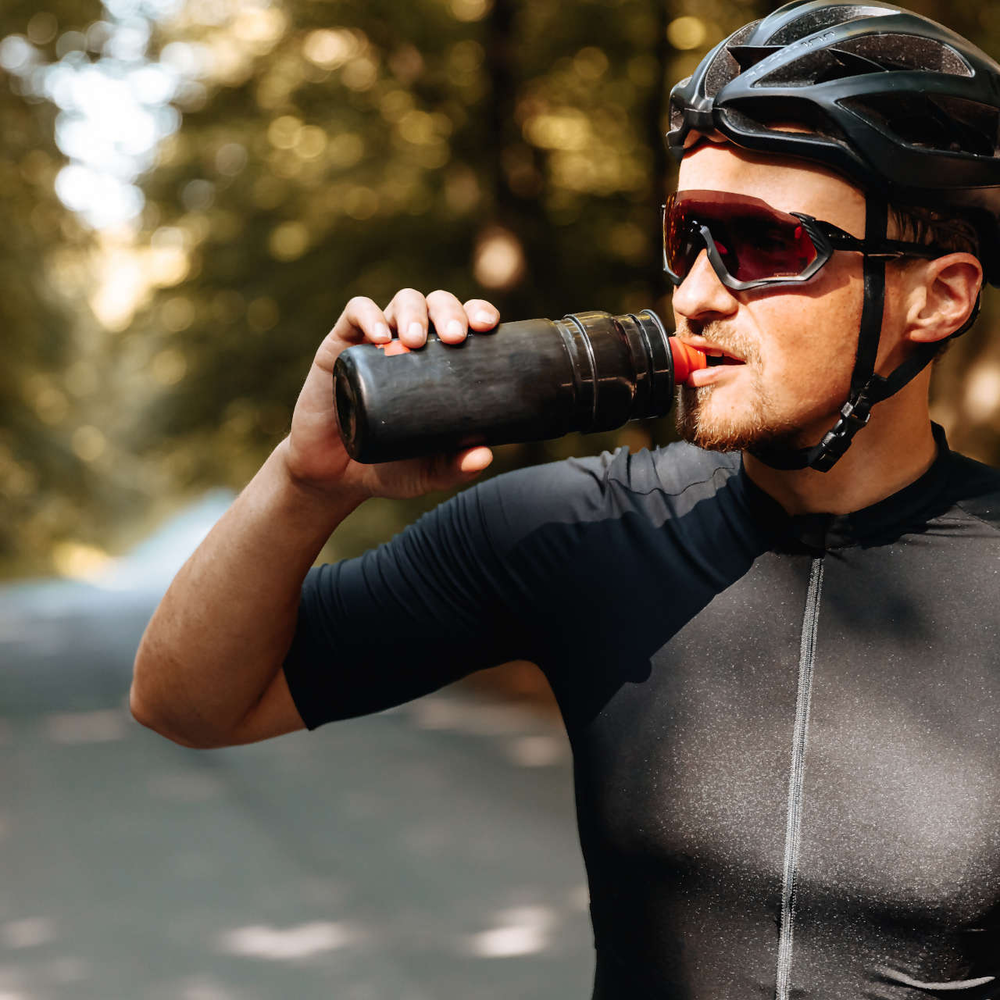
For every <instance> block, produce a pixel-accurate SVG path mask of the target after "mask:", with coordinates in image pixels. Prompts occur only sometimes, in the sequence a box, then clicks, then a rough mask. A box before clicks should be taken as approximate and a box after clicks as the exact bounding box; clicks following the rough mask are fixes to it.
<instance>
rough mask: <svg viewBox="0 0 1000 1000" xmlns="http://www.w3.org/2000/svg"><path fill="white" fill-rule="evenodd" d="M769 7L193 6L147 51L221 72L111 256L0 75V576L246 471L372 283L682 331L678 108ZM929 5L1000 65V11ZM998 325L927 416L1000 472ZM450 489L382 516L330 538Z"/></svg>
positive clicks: (616, 3) (535, 454)
mask: <svg viewBox="0 0 1000 1000" xmlns="http://www.w3.org/2000/svg"><path fill="white" fill-rule="evenodd" d="M771 6H772V5H770V4H766V5H765V4H761V3H754V2H749V0H674V2H672V3H670V4H667V3H662V2H653V0H531V2H525V0H516V2H515V0H492V2H489V0H411V2H408V3H399V2H398V0H366V2H361V0H323V2H319V0H272V2H271V3H270V5H267V4H263V3H261V4H256V3H253V2H243V3H239V2H236V0H220V2H213V3H208V2H206V0H187V3H186V4H185V6H184V8H183V10H182V11H181V13H180V14H179V15H178V16H177V17H175V18H173V19H172V20H169V21H166V22H164V23H162V24H161V25H160V26H159V27H158V29H157V34H156V36H155V39H154V43H155V44H154V48H155V51H154V52H153V57H156V56H158V55H159V54H160V53H162V55H163V58H164V60H166V61H172V63H173V64H175V65H180V64H185V65H187V66H188V67H189V69H190V67H192V66H200V67H201V70H200V73H199V74H197V77H196V78H192V79H189V81H188V83H187V84H186V85H185V86H184V88H183V89H182V91H181V92H180V93H179V94H178V96H177V98H176V101H175V103H176V105H177V107H178V109H179V110H180V111H181V112H182V114H183V121H182V127H181V129H180V131H179V132H178V133H177V134H176V135H174V136H172V137H171V138H170V139H168V140H167V141H166V142H165V143H164V144H163V145H162V148H161V150H160V154H159V160H158V163H157V165H156V167H155V168H154V169H153V170H152V171H150V172H149V174H148V175H147V176H146V177H145V178H144V179H143V182H142V183H143V187H144V191H145V195H146V199H147V204H146V208H145V211H144V214H143V216H142V219H141V226H140V227H139V229H138V231H137V233H136V234H135V236H134V239H128V238H120V237H119V238H118V239H117V242H116V240H115V239H112V238H111V237H110V236H108V235H107V234H105V236H103V237H101V238H98V237H95V236H93V235H88V234H87V233H86V232H85V231H84V230H83V229H82V227H81V226H80V225H79V224H78V223H76V222H75V220H74V218H73V216H72V214H71V213H69V212H68V211H67V210H66V209H65V208H64V207H63V206H62V205H61V203H60V202H59V200H58V199H57V198H56V196H55V193H54V188H53V183H54V178H55V176H56V173H57V172H58V170H59V168H60V167H61V166H62V165H63V163H64V162H65V161H64V159H63V158H62V157H61V155H60V154H59V152H58V150H57V149H56V147H55V144H54V141H53V123H54V118H55V112H54V109H53V108H52V107H51V106H50V105H49V104H47V103H43V102H38V101H34V102H32V101H28V100H26V99H25V98H24V97H23V96H20V94H19V93H18V92H17V88H18V84H19V81H18V80H17V79H16V78H14V77H2V78H0V127H2V129H3V136H4V143H3V145H2V148H0V181H2V184H0V218H2V221H3V222H4V223H5V225H4V232H5V236H6V238H5V240H4V241H3V243H2V244H0V273H2V276H3V284H4V290H5V293H4V296H3V297H2V298H0V310H2V313H0V318H2V321H3V329H4V331H5V333H4V346H5V352H4V353H5V359H4V365H3V366H2V368H0V415H2V422H0V487H2V489H0V494H2V496H0V564H4V563H6V564H7V566H8V567H10V566H17V567H18V568H21V569H24V568H31V567H36V568H37V567H40V566H43V565H44V561H45V559H47V558H48V554H49V552H50V551H51V546H52V544H53V543H55V542H58V541H60V540H68V539H71V540H74V541H75V542H81V541H82V542H90V543H95V544H96V543H99V544H102V545H112V544H114V543H115V541H116V538H117V539H119V540H120V535H118V534H116V533H117V532H119V531H120V529H121V527H122V525H127V524H128V523H130V522H131V520H133V519H134V518H135V517H136V516H141V515H143V514H144V513H148V512H149V511H150V510H152V509H154V507H155V505H156V504H157V503H163V502H169V500H170V498H172V497H178V496H181V495H184V494H186V493H189V492H190V491H192V490H196V489H199V488H201V487H204V486H207V485H210V484H216V483H220V482H221V483H227V484H229V485H232V486H234V487H239V486H240V485H242V483H243V482H245V481H246V479H247V478H249V476H250V475H252V474H253V472H254V470H255V469H256V468H257V466H258V465H259V464H260V462H261V460H262V459H263V458H264V456H265V455H266V454H267V453H268V451H269V450H270V449H271V448H272V447H273V446H274V445H275V444H276V442H277V441H278V440H280V438H281V436H282V435H283V434H284V433H285V431H286V429H287V426H288V421H289V418H290V414H291V409H292V406H293V405H294V401H295V397H296V394H297V392H298V387H299V385H300V384H301V381H302V379H303V377H304V374H305V371H306V369H307V366H308V364H309V361H310V359H311V357H312V354H313V352H314V350H315V348H316V345H317V344H318V342H319V340H320V339H321V338H322V336H323V335H324V334H325V332H326V331H327V329H328V328H329V327H330V326H331V325H332V323H333V321H334V320H335V318H336V317H337V315H338V314H339V313H340V311H341V309H342V308H343V306H344V304H345V303H346V302H347V300H348V299H349V298H350V297H351V296H353V295H366V296H369V297H371V298H373V299H375V300H376V301H378V302H379V303H381V304H383V305H384V304H385V303H386V302H387V301H388V299H389V298H390V297H391V296H392V294H393V293H394V292H395V291H396V290H398V289H399V288H402V287H405V286H413V287H416V288H418V289H420V290H422V291H424V292H429V291H431V290H432V289H434V288H439V287H443V288H448V289H450V290H452V291H454V292H455V293H456V294H457V295H458V296H459V297H460V298H467V297H471V296H484V297H487V298H490V299H492V300H493V301H494V302H496V303H497V305H498V306H499V307H500V309H501V314H502V316H503V317H505V318H507V319H521V318H527V317H529V316H560V315H563V314H564V313H567V312H573V311H578V310H583V309H593V308H600V309H606V310H609V311H612V312H621V311H626V310H634V309H638V308H642V307H645V306H656V307H657V308H658V310H659V311H660V313H661V315H664V316H667V315H669V302H668V299H667V297H666V292H667V287H666V285H665V283H664V281H663V278H662V273H661V270H660V259H659V247H658V243H659V240H658V232H657V230H658V222H659V220H658V206H659V204H660V202H661V201H662V200H663V194H664V191H665V189H666V188H668V187H669V185H670V183H671V180H672V171H673V165H672V163H670V162H668V160H667V158H666V155H665V153H664V150H663V144H662V138H661V137H662V131H663V126H664V112H665V96H666V93H667V90H668V88H669V85H670V84H671V83H672V82H673V81H675V80H677V79H679V78H680V77H682V76H684V75H686V74H687V73H688V72H689V71H690V70H691V68H692V67H693V65H694V64H695V63H696V62H697V60H698V59H700V58H701V56H702V55H703V54H704V53H705V52H706V51H707V50H708V48H709V47H711V46H712V45H714V44H715V43H716V42H718V41H720V40H721V39H722V38H723V37H725V35H726V34H728V33H729V32H731V31H732V30H734V29H735V28H736V27H738V26H739V25H741V24H743V23H745V22H746V21H748V20H750V19H752V18H753V17H755V16H759V15H760V14H761V13H763V12H764V11H765V10H767V9H770V7H771ZM919 9H920V10H921V11H922V12H923V13H928V14H930V15H931V16H937V17H938V19H939V20H943V21H945V22H947V23H948V24H949V25H951V26H953V27H955V28H956V29H957V30H960V31H962V32H964V33H966V34H967V35H968V36H969V37H970V38H972V39H973V40H974V41H977V42H979V44H981V45H983V47H985V48H986V49H987V50H989V51H993V52H998V51H1000V19H998V17H997V16H996V15H995V12H992V8H989V7H982V6H981V5H974V4H972V3H971V2H965V3H961V4H959V5H954V4H953V5H950V6H949V7H948V8H944V7H943V6H942V5H941V4H940V2H939V0H934V2H921V5H920V8H919ZM101 16H102V11H101V7H100V4H99V3H97V2H96V0H94V2H89V0H45V2H44V3H43V6H42V7H41V8H40V7H39V6H38V4H37V0H34V2H30V3H29V2H27V0H8V2H6V3H5V4H4V5H3V10H2V11H0V39H2V38H4V37H7V36H9V35H11V34H25V33H27V34H28V35H31V37H32V38H33V40H34V41H36V42H37V46H38V49H39V51H40V52H41V53H42V55H43V58H44V59H45V60H46V61H49V62H51V61H53V60H54V59H56V58H57V55H58V53H59V51H60V50H59V48H58V47H59V46H60V44H65V42H64V41H62V42H61V40H64V39H65V38H66V33H67V32H68V31H71V30H86V29H87V27H88V26H89V25H91V24H92V23H93V22H94V21H95V20H97V19H99V18H100V17H101ZM91 307H93V311H92V309H91ZM992 328H993V323H992V321H991V319H990V317H989V316H987V317H986V320H985V321H981V323H980V327H979V329H978V331H974V332H973V333H972V334H970V335H969V337H967V338H966V339H965V341H964V342H963V343H961V344H959V345H958V346H957V347H956V348H955V350H954V351H952V352H951V354H950V355H949V357H948V358H946V359H945V361H944V362H943V363H942V365H941V374H940V378H939V386H940V388H939V391H938V395H937V401H936V404H935V406H936V413H937V414H938V416H939V417H940V418H941V419H944V420H946V421H947V422H948V424H949V426H950V427H951V428H952V438H953V441H954V443H955V444H956V445H957V446H959V447H965V448H969V449H971V450H973V452H974V453H976V454H977V455H979V456H980V457H984V458H987V459H992V460H994V461H996V460H998V459H1000V445H998V441H1000V417H998V408H997V406H995V405H992V404H991V402H990V396H989V393H990V386H991V385H993V383H992V382H990V379H991V378H993V379H994V382H997V383H998V384H1000V356H998V350H1000V348H998V345H997V340H996V338H995V337H992ZM970 371H971V374H972V378H971V380H970V378H969V377H967V376H969V373H970ZM976 379H978V382H977V381H976ZM970 386H973V388H974V392H973V394H972V395H971V396H970V392H972V390H970V388H969V387H970ZM973 396H974V397H975V398H973ZM970 400H972V401H971V402H970ZM671 434H672V426H671V423H670V421H669V419H668V420H665V421H661V422H659V423H658V424H656V425H653V426H639V425H629V426H628V427H626V428H625V429H623V430H622V431H620V432H616V433H610V434H604V435H598V436H594V437H591V438H579V437H576V438H569V439H564V440H563V441H559V442H551V443H544V444H535V445H529V446H523V447H510V448H506V449H503V450H502V451H501V453H500V455H499V457H498V462H497V467H498V468H499V469H502V468H506V467H509V466H511V465H514V464H518V463H523V462H536V461H544V460H547V459H551V458H556V457H561V456H562V455H565V454H568V453H570V452H571V451H572V452H576V453H581V452H586V451H592V450H596V449H600V448H605V447H614V446H615V445H616V444H618V443H628V444H630V445H631V446H633V447H641V446H643V445H645V444H648V443H650V442H652V441H657V442H659V441H663V440H666V439H668V437H669V436H670V435H671ZM436 500H437V498H431V499H429V500H424V501H418V502H414V503H410V504H393V503H388V502H386V503H381V504H375V505H372V506H371V507H370V508H368V507H366V508H365V509H364V510H363V511H362V512H359V513H358V514H357V515H355V517H354V519H353V525H354V527H353V528H351V529H349V530H348V531H347V532H346V533H344V534H343V535H340V536H338V540H337V547H338V552H340V553H346V552H350V551H356V550H358V549H360V548H363V547H366V546H367V545H369V544H372V543H373V542H375V541H377V540H378V539H379V538H382V537H385V536H386V535H388V534H390V533H391V532H392V531H393V530H395V529H397V528H398V527H400V526H401V525H402V524H403V523H404V522H406V521H408V520H410V519H412V517H413V516H415V514H416V513H419V511H420V510H421V509H424V508H426V507H427V506H429V505H430V504H431V503H433V502H436ZM352 532H353V534H352Z"/></svg>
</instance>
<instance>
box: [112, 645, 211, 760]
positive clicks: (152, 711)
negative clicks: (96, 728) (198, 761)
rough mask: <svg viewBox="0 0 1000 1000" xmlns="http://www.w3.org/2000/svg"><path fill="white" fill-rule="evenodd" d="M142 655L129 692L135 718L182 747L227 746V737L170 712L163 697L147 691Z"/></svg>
mask: <svg viewBox="0 0 1000 1000" xmlns="http://www.w3.org/2000/svg"><path fill="white" fill-rule="evenodd" d="M140 658H141V650H140V656H137V657H136V661H135V668H134V673H133V677H132V686H131V688H130V689H129V695H128V706H129V711H130V712H131V713H132V718H133V719H135V721H136V722H138V723H139V724H140V725H141V726H145V727H146V728H147V729H151V730H153V732H154V733H158V734H159V735H160V736H163V737H165V738H166V739H168V740H170V741H171V742H173V743H176V744H178V746H182V747H188V748H190V749H192V750H210V749H213V748H215V747H221V746H226V745H227V741H226V740H225V739H221V738H219V737H218V735H217V734H213V733H208V732H207V731H206V730H205V727H204V726H195V725H192V724H191V722H190V720H188V721H184V720H179V719H177V718H176V716H175V715H174V714H173V713H172V712H170V710H169V706H168V704H167V703H166V702H165V700H164V699H163V698H157V697H155V695H150V694H148V693H146V692H145V691H144V684H143V682H142V679H141V671H140V663H139V661H140Z"/></svg>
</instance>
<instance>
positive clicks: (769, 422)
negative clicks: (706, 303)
mask: <svg viewBox="0 0 1000 1000" xmlns="http://www.w3.org/2000/svg"><path fill="white" fill-rule="evenodd" d="M699 332H703V333H704V335H705V336H706V337H707V338H708V339H709V340H711V341H713V342H714V343H717V344H719V346H721V347H725V348H726V349H727V350H728V351H732V353H734V354H736V355H737V356H738V357H742V358H743V359H744V360H745V362H746V367H745V368H744V369H743V371H742V373H741V376H740V377H742V378H744V379H747V380H748V381H749V383H750V384H749V385H748V386H746V387H744V390H743V396H744V399H746V400H747V402H745V403H744V405H743V406H742V407H740V409H739V411H738V412H735V413H733V412H716V410H717V408H716V407H714V406H713V405H712V397H713V396H714V395H715V394H716V391H717V389H718V388H720V387H718V386H715V385H706V386H702V387H700V388H695V387H693V386H686V385H684V386H681V387H680V392H679V394H678V397H677V414H676V418H675V423H676V426H677V433H678V434H679V435H680V436H681V438H682V439H683V440H685V441H690V442H691V443H692V444H695V445H697V446H698V447H699V448H705V449H707V450H709V451H746V450H752V449H754V448H761V447H788V446H790V445H791V443H792V441H793V440H794V436H795V431H794V430H792V429H789V428H787V427H781V426H777V425H776V423H775V419H774V407H773V405H772V402H771V398H770V396H769V394H768V392H767V389H766V387H765V385H764V382H763V379H762V377H761V374H760V353H759V351H758V350H757V345H756V344H754V343H751V342H746V341H742V338H734V337H733V336H732V334H728V335H727V336H725V337H722V336H715V335H714V331H713V330H712V329H710V328H705V329H704V330H703V331H699Z"/></svg>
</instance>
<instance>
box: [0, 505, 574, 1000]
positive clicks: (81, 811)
mask: <svg viewBox="0 0 1000 1000" xmlns="http://www.w3.org/2000/svg"><path fill="white" fill-rule="evenodd" d="M227 501H228V497H214V498H210V499H209V500H208V501H207V502H206V504H204V505H202V506H201V507H200V508H198V509H194V510H192V511H191V512H189V513H188V515H186V518H187V519H186V520H185V519H184V518H181V519H178V521H177V522H175V523H173V524H172V525H170V526H168V528H167V529H165V532H164V533H163V536H162V537H160V538H159V539H157V540H151V543H149V544H148V545H147V546H146V547H145V548H144V549H142V550H141V551H137V553H135V554H133V556H132V557H130V558H129V560H126V561H123V562H121V563H119V564H117V565H116V566H115V567H113V568H112V569H111V570H110V571H109V573H108V574H106V575H105V578H104V579H102V580H99V581H98V583H97V584H96V585H95V584H86V583H82V582H70V581H52V582H45V583H40V584H31V585H20V586H13V587H7V588H4V589H2V590H0V1000H62V998H73V1000H119V998H120V1000H133V998H134V1000H274V998H277V997H285V996H291V997H296V998H297V1000H314V998H315V1000H320V998H323V1000H327V998H337V1000H452V998H454V1000H458V998H463V1000H464V998H483V1000H494V998H495V1000H500V998H504V1000H510V998H519V1000H535V998H537V1000H542V998H545V1000H563V998H565V1000H584V998H586V997H588V996H589V995H590V992H589V991H590V983H591V978H592V973H593V958H592V948H591V932H590V926H589V921H588V918H587V912H586V910H587V892H586V887H585V879H584V872H583V866H582V862H581V861H580V856H579V845H578V842H577V837H576V830H575V826H574V821H573V814H572V812H573V806H572V787H571V773H570V764H569V752H568V747H567V744H566V740H565V736H564V735H563V734H562V732H561V729H560V728H559V727H558V725H557V724H556V723H555V722H554V721H549V720H547V719H545V718H542V717H539V716H537V715H535V714H533V713H531V712H529V711H527V710H525V709H520V708H516V707H513V706H510V705H506V704H498V703H495V702H491V701H486V700H483V699H482V698H481V697H479V696H476V695H473V694H472V693H470V692H468V691H465V690H462V689H460V688H452V689H448V690H446V691H444V692H440V693H438V694H435V695H432V696H430V697H428V698H425V699H422V700H421V701H418V702H414V703H413V704H411V705H408V706H404V707H403V708H400V709H397V710H394V711H392V712H389V713H384V714H382V715H379V716H374V717H370V718H367V719H361V720H355V721H351V722H346V723H340V724H336V725H333V726H328V727H326V728H324V729H321V730H319V731H318V732H317V733H314V734H306V733H302V734H294V735H292V736H287V737H283V738H281V739H278V740H274V741H271V742H269V743H264V744H259V745H256V746H252V747H244V748H239V749H228V750H219V751H209V752H205V751H192V750H186V749H183V748H181V747H177V746H174V745H173V744H171V743H169V742H167V741H166V740H163V739H161V738H160V737H157V736H155V735H154V734H152V733H149V732H147V731H146V730H143V729H141V727H139V726H138V725H136V724H135V723H133V722H132V720H131V717H130V716H129V715H128V712H127V710H126V707H125V696H126V691H127V686H128V678H129V674H130V668H131V662H132V656H133V653H134V649H135V646H136V643H137V640H138V636H139V635H140V633H141V631H142V628H143V626H144V624H145V622H146V620H147V618H148V616H149V614H150V612H151V609H152V607H153V605H154V604H155V601H156V597H157V595H158V593H160V592H162V589H163V586H164V585H165V578H166V576H167V575H168V570H169V571H170V572H172V569H173V566H172V565H168V564H170V560H171V559H173V560H174V561H176V559H177V558H178V553H180V554H181V555H183V553H184V552H186V551H189V550H190V548H191V547H193V544H194V542H196V541H197V537H200V534H201V533H203V532H204V530H205V529H206V527H207V524H210V523H211V521H212V520H214V518H215V517H216V516H217V515H218V512H219V510H220V509H221V507H222V506H224V505H225V503H226V502H227ZM168 555H169V558H167V556H168Z"/></svg>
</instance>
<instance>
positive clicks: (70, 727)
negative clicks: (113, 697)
mask: <svg viewBox="0 0 1000 1000" xmlns="http://www.w3.org/2000/svg"><path fill="white" fill-rule="evenodd" d="M42 725H43V728H44V731H45V735H46V736H47V737H48V738H49V739H50V740H51V741H52V742H53V743H64V744H77V743H110V742H112V741H114V740H123V739H125V737H126V735H127V734H128V722H127V720H126V718H125V713H124V712H122V710H121V709H119V708H105V709H99V710H98V711H96V712H58V713H56V714H55V715H48V716H46V717H45V720H44V722H43V723H42Z"/></svg>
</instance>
